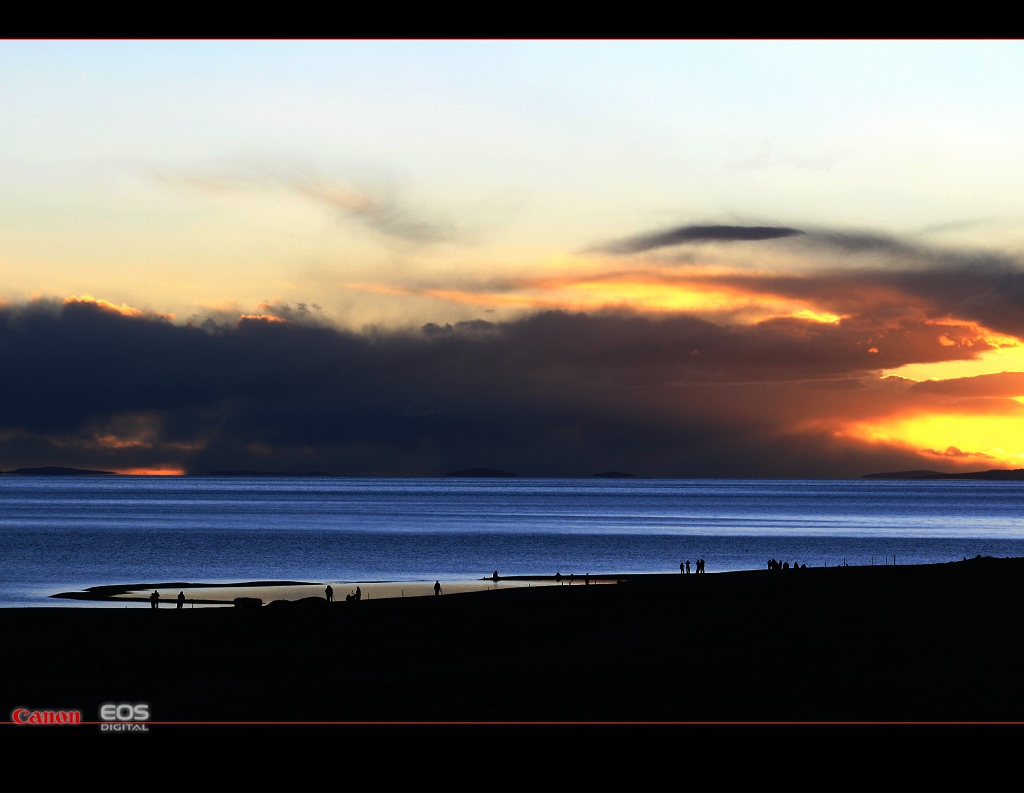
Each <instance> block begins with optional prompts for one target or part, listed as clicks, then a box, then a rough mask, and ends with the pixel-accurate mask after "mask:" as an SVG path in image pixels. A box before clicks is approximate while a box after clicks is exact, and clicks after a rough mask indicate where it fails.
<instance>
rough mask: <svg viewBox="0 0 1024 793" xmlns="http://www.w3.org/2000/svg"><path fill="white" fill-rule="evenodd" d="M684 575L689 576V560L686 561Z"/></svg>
mask: <svg viewBox="0 0 1024 793" xmlns="http://www.w3.org/2000/svg"><path fill="white" fill-rule="evenodd" d="M686 574H687V575H689V574H690V560H689V559H687V560H686Z"/></svg>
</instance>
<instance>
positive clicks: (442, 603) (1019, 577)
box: [0, 557, 1024, 732]
mask: <svg viewBox="0 0 1024 793" xmlns="http://www.w3.org/2000/svg"><path fill="white" fill-rule="evenodd" d="M488 581H489V580H488ZM1022 582H1024V558H994V557H982V558H975V559H969V560H967V561H963V562H948V563H943V564H932V565H906V566H898V567H897V566H888V567H880V566H870V567H852V566H851V567H845V568H844V567H832V568H807V569H802V570H789V571H768V570H750V571H738V572H723V573H715V574H712V575H689V576H686V575H679V574H664V575H661V574H651V575H644V576H639V577H633V578H625V577H623V579H622V582H621V583H619V584H616V585H615V586H577V585H574V586H571V587H570V586H548V585H540V586H531V585H527V586H508V587H503V586H502V584H503V583H508V584H513V583H515V582H511V581H508V582H502V581H500V580H499V583H498V585H497V589H496V590H495V589H494V588H491V589H481V590H478V591H469V592H457V593H451V594H448V593H445V594H443V596H441V597H405V598H401V597H400V598H380V599H369V600H366V599H364V600H363V601H361V602H351V603H350V602H345V601H344V600H343V599H342V600H340V602H338V601H336V602H335V603H333V604H328V603H327V602H326V601H325V600H324V598H323V597H322V595H321V596H320V597H317V598H303V599H299V600H295V601H290V602H285V601H282V602H280V603H279V604H278V605H277V606H275V607H272V606H271V605H269V604H268V605H267V606H265V607H263V608H258V609H246V608H202V609H200V608H197V609H194V610H193V609H189V610H186V611H178V610H176V609H174V608H173V607H172V605H171V604H168V607H165V608H161V609H159V610H158V611H157V612H153V611H151V610H150V609H149V608H148V607H143V608H128V609H108V608H31V607H19V608H4V609H0V630H2V631H3V635H4V636H5V639H6V640H7V642H8V646H9V647H10V648H12V650H14V651H12V652H8V653H3V654H0V675H3V678H4V679H5V680H7V681H8V685H7V686H6V687H5V689H6V690H5V691H3V692H0V713H2V714H3V717H4V718H8V716H7V714H10V713H11V712H12V711H13V709H14V708H17V707H21V708H35V709H52V710H63V711H67V710H72V709H74V710H79V711H80V712H81V713H82V715H83V719H86V720H88V721H90V722H93V723H94V724H93V726H88V725H82V726H81V727H79V728H75V729H79V730H83V731H89V732H92V731H95V730H96V729H98V728H97V727H96V726H95V722H97V719H98V713H99V707H100V706H101V705H102V704H103V703H110V702H115V703H122V702H128V703H138V702H142V703H146V704H148V705H149V708H150V713H151V714H152V716H151V718H152V721H151V724H150V727H151V729H152V730H153V731H156V730H158V729H159V730H161V731H163V730H171V729H175V728H176V727H175V726H174V725H171V724H169V723H170V722H174V723H175V724H206V723H210V722H230V723H251V722H259V723H265V724H278V723H295V722H304V723H323V724H328V723H329V724H352V723H437V722H473V723H479V722H500V723H508V722H530V723H533V722H543V723H552V722H559V723H562V722H573V723H575V722H616V723H618V722H628V723H636V722H643V723H649V722H657V723H665V722H667V723H705V722H714V723H723V722H730V723H733V722H743V723H750V722H754V723H764V722H769V723H775V722H814V723H820V722H842V723H847V722H900V723H904V722H915V723H916V722H927V723H934V722H944V723H945V722H958V723H959V722H1001V723H1002V722H1012V723H1024V680H1022V678H1021V675H1020V671H1019V669H1020V661H1021V659H1022V658H1024V632H1021V631H1020V630H1019V623H1020V618H1021V614H1024V587H1022V586H1021V584H1022ZM249 583H251V582H249ZM475 583H476V584H477V585H480V584H484V583H487V582H485V581H476V582H475ZM490 583H492V584H493V582H490ZM526 583H528V584H529V583H531V582H526ZM146 606H148V604H146ZM7 724H8V727H9V728H14V725H12V724H11V723H10V722H7ZM165 725H166V726H165ZM26 729H28V728H26Z"/></svg>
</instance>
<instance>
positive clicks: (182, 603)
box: [178, 591, 185, 609]
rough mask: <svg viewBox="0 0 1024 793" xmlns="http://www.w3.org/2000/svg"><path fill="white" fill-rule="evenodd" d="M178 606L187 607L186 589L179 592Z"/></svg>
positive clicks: (180, 607)
mask: <svg viewBox="0 0 1024 793" xmlns="http://www.w3.org/2000/svg"><path fill="white" fill-rule="evenodd" d="M178 608H179V609H183V608H185V592H184V591H181V592H179V593H178Z"/></svg>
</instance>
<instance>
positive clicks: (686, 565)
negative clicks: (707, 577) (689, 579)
mask: <svg viewBox="0 0 1024 793" xmlns="http://www.w3.org/2000/svg"><path fill="white" fill-rule="evenodd" d="M689 572H690V560H689V559H687V560H686V561H685V562H680V563H679V573H680V574H688V573H689ZM697 572H698V573H703V572H704V560H703V559H698V560H697Z"/></svg>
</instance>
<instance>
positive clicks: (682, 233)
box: [591, 226, 803, 254]
mask: <svg viewBox="0 0 1024 793" xmlns="http://www.w3.org/2000/svg"><path fill="white" fill-rule="evenodd" d="M800 234H803V232H802V231H800V230H799V229H791V228H786V227H783V226H680V227H679V228H674V229H667V230H664V231H656V232H652V233H649V234H640V235H637V236H635V237H627V238H625V239H620V240H612V241H611V242H607V243H604V244H602V245H599V246H596V247H594V248H592V249H591V251H593V252H600V253H620V254H629V253H642V252H644V251H650V250H654V249H655V248H666V247H669V246H672V245H682V244H684V243H701V242H756V241H759V240H775V239H780V238H782V237H793V236H797V235H800Z"/></svg>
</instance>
